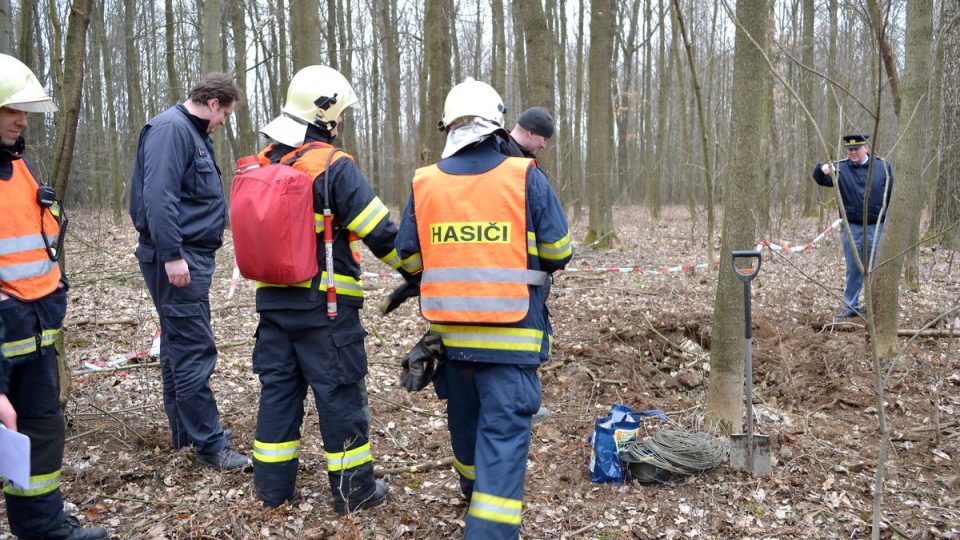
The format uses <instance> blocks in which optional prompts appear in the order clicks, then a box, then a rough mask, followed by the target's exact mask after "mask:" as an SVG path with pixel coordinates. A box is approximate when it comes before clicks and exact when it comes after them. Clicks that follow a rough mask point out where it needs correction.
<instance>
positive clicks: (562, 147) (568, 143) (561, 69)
mask: <svg viewBox="0 0 960 540" xmlns="http://www.w3.org/2000/svg"><path fill="white" fill-rule="evenodd" d="M550 4H551V7H552V9H553V10H554V12H555V15H556V19H557V27H558V31H557V32H554V35H555V36H556V40H555V42H554V44H553V46H554V47H555V49H554V51H555V52H554V55H555V56H556V59H557V92H558V97H559V107H558V110H557V115H556V116H557V120H558V121H559V125H558V129H557V134H556V135H554V138H555V140H556V142H555V143H554V144H553V146H552V148H551V151H552V152H553V154H554V157H555V161H554V163H556V166H555V170H554V171H553V178H554V181H555V182H556V186H557V190H556V191H557V193H559V194H560V196H561V200H562V201H563V202H565V203H566V202H569V201H570V186H571V179H570V170H571V161H572V159H571V154H572V153H573V151H574V145H573V141H572V139H571V133H570V126H571V123H570V105H569V103H568V100H569V94H568V92H567V87H568V81H567V2H566V0H560V4H559V6H558V5H557V3H556V1H555V0H550ZM578 86H579V85H578Z"/></svg>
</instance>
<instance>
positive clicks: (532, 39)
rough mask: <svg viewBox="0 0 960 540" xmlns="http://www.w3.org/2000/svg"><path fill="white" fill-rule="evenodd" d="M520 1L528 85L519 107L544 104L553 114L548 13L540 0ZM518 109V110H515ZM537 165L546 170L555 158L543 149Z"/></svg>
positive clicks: (551, 44) (550, 170)
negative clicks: (544, 10)
mask: <svg viewBox="0 0 960 540" xmlns="http://www.w3.org/2000/svg"><path fill="white" fill-rule="evenodd" d="M515 3H519V4H522V6H523V7H522V8H521V9H522V11H523V39H524V49H525V50H526V58H527V59H528V62H527V70H526V72H525V73H526V77H521V78H525V79H526V81H527V87H526V92H527V93H526V94H524V99H525V101H524V102H522V103H523V104H522V106H521V107H522V108H523V109H526V108H527V107H543V108H545V109H547V110H548V111H550V114H551V115H553V116H556V114H557V111H556V103H555V101H554V89H555V88H556V86H557V80H556V78H554V75H553V73H554V64H555V62H554V56H553V51H554V49H553V34H552V33H551V32H550V29H549V28H548V27H547V16H546V14H545V13H544V12H543V7H542V6H541V5H540V0H529V1H525V2H515ZM517 112H518V113H519V112H520V111H519V110H518V111H517ZM537 162H538V163H539V165H540V167H541V168H542V169H543V170H545V171H548V172H552V171H553V170H554V166H555V162H554V160H553V158H552V155H551V153H550V152H542V153H540V154H539V155H538V156H537Z"/></svg>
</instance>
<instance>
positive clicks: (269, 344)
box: [253, 302, 375, 512]
mask: <svg viewBox="0 0 960 540" xmlns="http://www.w3.org/2000/svg"><path fill="white" fill-rule="evenodd" d="M365 336H366V332H365V331H364V329H363V327H362V326H361V324H360V316H359V310H358V309H357V308H354V307H349V306H343V305H341V306H340V309H339V314H338V316H337V318H336V319H334V320H332V321H331V320H330V319H328V318H327V314H326V304H325V303H323V302H318V303H317V307H316V308H315V309H311V310H294V309H290V310H282V309H280V310H264V311H261V312H260V324H259V325H258V327H257V342H256V345H255V346H254V349H253V371H254V372H255V373H256V374H257V375H258V376H259V377H260V385H261V389H260V407H259V412H258V413H257V435H256V439H255V440H254V444H253V478H254V484H255V486H256V489H257V495H258V496H259V497H260V499H261V500H263V501H264V502H266V503H267V504H269V505H272V506H276V505H279V504H280V503H282V502H283V501H284V500H285V499H288V498H290V497H291V496H292V494H293V492H294V486H295V483H296V478H297V469H298V466H299V455H300V426H301V424H302V423H303V401H304V398H305V397H306V395H307V388H310V389H311V390H312V391H313V396H314V400H315V402H316V406H317V420H318V421H319V424H320V434H321V436H322V437H323V446H324V449H325V454H326V455H325V457H326V461H327V473H328V478H329V480H330V490H331V493H332V495H333V504H334V508H335V509H337V510H338V511H341V512H342V511H344V510H345V509H349V508H346V507H347V506H349V507H350V508H355V507H356V506H357V504H359V503H360V502H361V501H363V500H364V499H365V498H367V497H369V496H370V495H371V494H372V493H373V491H374V489H375V484H374V477H373V462H372V453H371V449H370V442H369V439H368V436H369V430H370V412H369V409H368V407H367V390H366V385H365V382H364V377H365V376H366V374H367V356H366V352H365V350H364V345H363V340H364V337H365Z"/></svg>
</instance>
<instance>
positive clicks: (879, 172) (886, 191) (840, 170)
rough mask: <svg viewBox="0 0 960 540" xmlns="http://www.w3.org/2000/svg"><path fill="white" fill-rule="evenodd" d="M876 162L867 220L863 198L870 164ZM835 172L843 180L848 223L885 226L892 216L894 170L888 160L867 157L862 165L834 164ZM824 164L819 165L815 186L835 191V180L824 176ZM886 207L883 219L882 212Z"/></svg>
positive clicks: (845, 160)
mask: <svg viewBox="0 0 960 540" xmlns="http://www.w3.org/2000/svg"><path fill="white" fill-rule="evenodd" d="M871 161H872V162H873V177H872V182H871V184H870V202H869V205H868V207H867V217H866V219H864V216H863V194H864V192H865V191H866V188H867V173H868V171H869V170H870V163H871ZM832 165H833V168H834V170H835V171H836V174H837V175H838V177H839V178H840V198H841V199H843V208H844V210H846V212H847V220H848V221H849V222H850V223H855V224H857V225H874V224H876V223H877V222H878V221H879V222H880V223H883V220H884V218H886V217H887V214H888V213H889V212H890V194H891V193H893V166H892V165H891V164H890V163H889V162H888V161H886V160H883V159H880V158H877V157H873V156H867V160H866V161H864V162H863V164H862V165H856V164H854V163H853V162H852V161H850V160H849V159H842V160H840V161H834V162H833V164H832ZM822 166H823V163H817V166H816V167H814V169H813V180H814V182H816V183H818V184H820V185H821V186H825V187H833V177H831V176H830V175H828V174H823V171H822V170H820V168H821V167H822ZM884 207H886V209H885V210H884V214H883V216H881V215H880V209H881V208H884Z"/></svg>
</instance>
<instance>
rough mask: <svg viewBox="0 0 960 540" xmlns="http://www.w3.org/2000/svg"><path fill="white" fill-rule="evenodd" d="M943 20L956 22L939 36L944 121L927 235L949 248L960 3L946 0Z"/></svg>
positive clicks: (955, 202)
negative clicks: (938, 171) (937, 173)
mask: <svg viewBox="0 0 960 540" xmlns="http://www.w3.org/2000/svg"><path fill="white" fill-rule="evenodd" d="M941 13H942V16H941V21H952V22H953V26H952V27H950V26H949V24H948V23H942V24H943V28H942V30H941V32H940V40H941V43H942V47H943V51H942V52H941V53H940V55H941V58H942V61H943V64H942V65H941V66H940V67H939V68H938V69H940V70H941V71H942V82H941V88H942V90H943V91H942V100H943V112H942V115H941V117H942V125H941V131H940V137H939V139H938V140H936V141H934V144H936V145H937V153H938V154H939V156H940V174H939V175H937V178H936V187H935V188H934V189H935V195H934V201H935V202H934V204H933V209H932V211H931V216H930V228H929V230H928V231H927V235H928V236H930V237H932V238H933V239H935V240H936V242H937V243H938V244H939V245H941V246H944V247H946V248H947V249H954V250H956V249H960V182H957V178H960V152H958V151H957V147H956V145H957V141H960V92H957V91H956V89H957V88H960V32H957V28H958V23H957V21H958V20H960V5H957V3H956V2H944V3H943V9H942V12H941Z"/></svg>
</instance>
